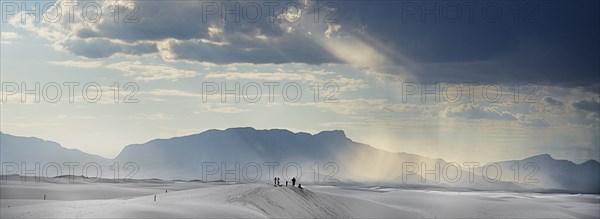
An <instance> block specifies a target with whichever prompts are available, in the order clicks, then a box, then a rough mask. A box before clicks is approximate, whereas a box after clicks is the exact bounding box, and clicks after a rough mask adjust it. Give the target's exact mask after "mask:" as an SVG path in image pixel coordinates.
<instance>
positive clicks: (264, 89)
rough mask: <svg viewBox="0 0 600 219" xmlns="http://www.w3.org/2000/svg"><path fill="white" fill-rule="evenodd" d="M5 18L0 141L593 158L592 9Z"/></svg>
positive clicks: (179, 6)
mask: <svg viewBox="0 0 600 219" xmlns="http://www.w3.org/2000/svg"><path fill="white" fill-rule="evenodd" d="M0 4H1V8H0V9H1V11H0V12H1V14H0V15H1V19H2V20H1V21H2V22H1V24H0V27H1V43H0V63H1V65H0V71H1V74H0V81H1V82H2V90H1V93H0V94H1V96H2V103H1V107H0V112H1V116H0V130H1V131H2V132H4V133H9V134H13V135H19V136H35V137H39V138H43V139H46V140H52V141H56V142H59V143H61V144H62V145H63V146H64V147H67V148H76V149H79V150H82V151H84V152H88V153H93V154H98V155H101V156H104V157H107V158H113V157H115V156H116V155H117V154H118V153H119V152H120V150H121V149H122V148H123V147H125V146H126V145H129V144H135V143H144V142H146V141H149V140H152V139H155V138H170V137H174V136H183V135H189V134H195V133H199V132H202V131H205V130H208V129H226V128H229V127H249V126H251V127H255V128H257V129H273V128H284V129H289V130H291V131H294V132H308V133H318V132H320V131H323V130H344V131H345V132H346V135H347V136H348V137H349V138H351V139H352V140H354V141H357V142H361V143H365V144H369V145H371V146H373V147H376V148H380V149H383V150H388V151H393V152H408V153H415V154H419V155H423V156H428V157H436V158H443V159H446V160H450V161H463V162H467V161H469V162H470V161H473V162H490V161H500V160H510V159H523V158H526V157H528V156H532V155H537V154H544V153H545V154H550V155H552V156H553V157H555V158H559V159H568V160H571V161H574V162H576V163H581V162H584V161H587V160H589V159H595V160H600V135H599V134H598V133H600V115H599V114H600V74H599V72H600V61H599V60H600V24H599V22H600V18H599V16H600V13H598V9H599V8H600V3H598V2H595V1H569V2H561V1H531V2H519V1H475V2H473V1H428V2H422V1H402V0H399V1H361V0H357V1H312V0H305V1H277V2H274V1H227V2H226V3H224V2H222V1H195V0H171V1H168V0H152V1H143V0H138V1H74V0H68V1H67V0H60V1H4V0H2V1H1V2H0ZM36 86H38V87H36Z"/></svg>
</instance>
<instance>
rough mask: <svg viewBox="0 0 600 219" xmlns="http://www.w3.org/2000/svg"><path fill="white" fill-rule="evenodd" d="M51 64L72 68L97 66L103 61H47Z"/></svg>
mask: <svg viewBox="0 0 600 219" xmlns="http://www.w3.org/2000/svg"><path fill="white" fill-rule="evenodd" d="M48 63H49V64H52V65H60V66H67V67H74V68H98V67H100V66H102V64H103V62H101V61H74V60H66V61H50V62H48Z"/></svg>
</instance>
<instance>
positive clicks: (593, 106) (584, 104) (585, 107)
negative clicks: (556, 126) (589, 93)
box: [569, 98, 600, 113]
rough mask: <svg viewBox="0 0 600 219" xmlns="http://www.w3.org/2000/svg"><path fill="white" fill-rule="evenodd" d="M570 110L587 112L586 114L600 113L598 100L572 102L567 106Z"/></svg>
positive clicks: (599, 99) (589, 99)
mask: <svg viewBox="0 0 600 219" xmlns="http://www.w3.org/2000/svg"><path fill="white" fill-rule="evenodd" d="M569 106H570V107H571V108H572V109H576V110H581V111H588V112H595V113H598V112H600V98H588V99H584V100H577V101H573V102H571V103H570V104H569Z"/></svg>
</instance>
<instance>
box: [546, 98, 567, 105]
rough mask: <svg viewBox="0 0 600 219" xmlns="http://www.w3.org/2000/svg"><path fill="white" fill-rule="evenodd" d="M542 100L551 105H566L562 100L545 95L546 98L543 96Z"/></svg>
mask: <svg viewBox="0 0 600 219" xmlns="http://www.w3.org/2000/svg"><path fill="white" fill-rule="evenodd" d="M542 102H543V103H544V104H546V105H550V106H562V105H564V103H563V102H562V101H560V100H557V99H554V98H552V97H549V96H545V97H544V98H542Z"/></svg>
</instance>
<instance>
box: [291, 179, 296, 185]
mask: <svg viewBox="0 0 600 219" xmlns="http://www.w3.org/2000/svg"><path fill="white" fill-rule="evenodd" d="M292 186H296V177H294V178H292Z"/></svg>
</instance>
